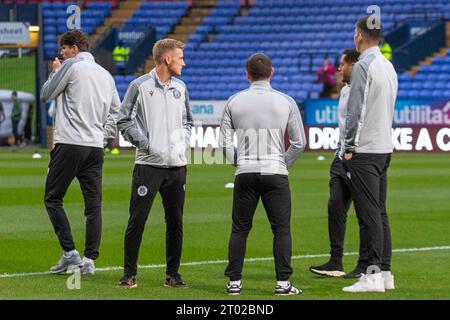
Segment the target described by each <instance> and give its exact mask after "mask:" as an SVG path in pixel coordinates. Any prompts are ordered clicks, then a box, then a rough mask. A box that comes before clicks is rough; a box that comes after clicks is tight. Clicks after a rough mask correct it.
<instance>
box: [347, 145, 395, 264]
mask: <svg viewBox="0 0 450 320" xmlns="http://www.w3.org/2000/svg"><path fill="white" fill-rule="evenodd" d="M390 161H391V154H370V153H355V154H353V157H352V159H351V160H348V161H347V160H344V161H343V164H344V167H345V170H346V171H347V172H348V174H349V177H350V179H349V181H350V184H349V186H350V190H351V194H352V198H353V202H354V204H355V211H356V215H357V217H358V223H359V226H360V236H361V242H364V243H365V245H366V247H367V248H366V257H362V258H361V257H360V260H361V259H362V260H365V261H364V262H365V264H366V265H367V266H372V265H375V266H378V267H380V268H381V270H386V271H387V270H390V268H391V255H392V246H391V231H390V227H389V220H388V216H387V212H386V196H387V171H388V168H389V164H390Z"/></svg>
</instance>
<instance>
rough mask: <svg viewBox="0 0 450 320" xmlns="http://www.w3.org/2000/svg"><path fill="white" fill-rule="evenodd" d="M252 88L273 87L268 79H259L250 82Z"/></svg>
mask: <svg viewBox="0 0 450 320" xmlns="http://www.w3.org/2000/svg"><path fill="white" fill-rule="evenodd" d="M250 87H251V88H258V89H271V88H272V87H271V86H270V83H269V82H267V81H263V80H259V81H253V82H252V83H251V84H250Z"/></svg>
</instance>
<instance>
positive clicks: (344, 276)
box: [342, 274, 362, 279]
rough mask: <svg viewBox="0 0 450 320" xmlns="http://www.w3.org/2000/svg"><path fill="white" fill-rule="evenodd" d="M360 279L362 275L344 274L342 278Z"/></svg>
mask: <svg viewBox="0 0 450 320" xmlns="http://www.w3.org/2000/svg"><path fill="white" fill-rule="evenodd" d="M361 277H362V274H358V275H349V274H345V275H343V276H342V278H344V279H359V278H361Z"/></svg>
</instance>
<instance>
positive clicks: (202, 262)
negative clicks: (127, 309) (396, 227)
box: [0, 246, 450, 278]
mask: <svg viewBox="0 0 450 320" xmlns="http://www.w3.org/2000/svg"><path fill="white" fill-rule="evenodd" d="M436 250H450V246H440V247H424V248H403V249H393V250H392V252H393V253H404V252H420V251H436ZM358 254H359V253H358V252H346V253H344V255H345V256H356V255H358ZM329 256H330V255H329V254H327V253H323V254H307V255H300V256H292V258H291V259H292V260H297V259H311V258H325V257H329ZM258 261H273V257H267V258H248V259H245V262H258ZM223 263H228V260H210V261H192V262H184V263H181V266H199V265H209V264H223ZM165 267H166V265H165V264H149V265H143V266H138V268H139V269H159V268H165ZM117 270H123V267H105V268H96V269H95V271H117ZM48 274H51V273H50V272H32V273H13V274H0V278H17V277H30V276H42V275H48Z"/></svg>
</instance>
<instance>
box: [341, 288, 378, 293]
mask: <svg viewBox="0 0 450 320" xmlns="http://www.w3.org/2000/svg"><path fill="white" fill-rule="evenodd" d="M344 289H345V288H344ZM344 289H342V291H343V292H347V293H365V292H381V293H383V292H385V290H382V289H379V290H363V291H348V290H344Z"/></svg>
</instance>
